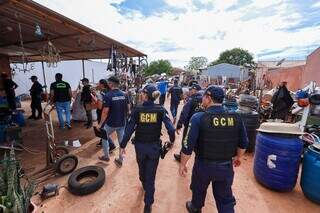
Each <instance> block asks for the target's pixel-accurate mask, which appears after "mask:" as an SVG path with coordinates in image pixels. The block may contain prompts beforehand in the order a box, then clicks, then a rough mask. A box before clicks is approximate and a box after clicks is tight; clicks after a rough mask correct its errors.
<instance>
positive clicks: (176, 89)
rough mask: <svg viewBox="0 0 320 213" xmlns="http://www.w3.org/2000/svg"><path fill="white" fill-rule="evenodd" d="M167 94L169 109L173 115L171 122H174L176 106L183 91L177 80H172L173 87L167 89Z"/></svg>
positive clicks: (176, 111)
mask: <svg viewBox="0 0 320 213" xmlns="http://www.w3.org/2000/svg"><path fill="white" fill-rule="evenodd" d="M169 95H171V100H170V111H171V114H172V117H173V124H175V123H176V117H177V113H178V106H179V104H180V101H181V100H182V96H183V91H182V88H181V87H180V86H179V85H178V80H174V84H173V87H171V88H170V89H169V91H168V97H169Z"/></svg>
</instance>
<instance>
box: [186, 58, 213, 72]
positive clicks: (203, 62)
mask: <svg viewBox="0 0 320 213" xmlns="http://www.w3.org/2000/svg"><path fill="white" fill-rule="evenodd" d="M207 63H208V59H207V58H206V57H203V56H200V57H191V58H190V60H189V62H188V65H187V66H185V69H186V70H187V71H190V72H192V71H198V70H199V69H201V68H205V67H206V66H207Z"/></svg>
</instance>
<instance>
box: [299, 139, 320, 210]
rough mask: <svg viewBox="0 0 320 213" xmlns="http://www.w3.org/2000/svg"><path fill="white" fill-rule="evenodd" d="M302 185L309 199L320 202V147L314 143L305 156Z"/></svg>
mask: <svg viewBox="0 0 320 213" xmlns="http://www.w3.org/2000/svg"><path fill="white" fill-rule="evenodd" d="M300 185H301V188H302V191H303V193H304V195H305V196H306V197H307V198H308V199H310V200H312V201H314V202H316V203H318V204H320V149H316V147H314V146H313V145H311V146H309V147H308V149H307V150H306V152H305V153H304V156H303V164H302V174H301V182H300Z"/></svg>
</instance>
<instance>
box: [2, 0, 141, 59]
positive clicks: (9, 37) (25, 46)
mask: <svg viewBox="0 0 320 213" xmlns="http://www.w3.org/2000/svg"><path fill="white" fill-rule="evenodd" d="M51 44H52V46H51ZM49 49H50V50H49ZM112 50H115V51H116V52H117V53H118V54H121V56H122V57H144V56H146V54H144V53H142V52H140V51H138V50H135V49H133V48H131V47H129V46H127V45H124V44H122V43H120V42H118V41H116V40H113V39H111V38H109V37H107V36H105V35H102V34H100V33H98V32H96V31H94V30H92V29H90V28H88V27H86V26H83V25H81V24H79V23H77V22H75V21H73V20H71V19H69V18H67V17H65V16H63V15H61V14H59V13H56V12H54V11H52V10H50V9H48V8H46V7H44V6H42V5H40V4H38V3H36V2H34V1H31V0H0V55H6V56H9V59H10V62H26V61H28V62H31V61H44V60H46V57H48V56H49V55H50V54H49V53H51V54H52V53H53V54H54V53H56V52H58V53H59V54H58V55H59V59H60V60H81V59H106V58H110V57H111V52H113V51H112Z"/></svg>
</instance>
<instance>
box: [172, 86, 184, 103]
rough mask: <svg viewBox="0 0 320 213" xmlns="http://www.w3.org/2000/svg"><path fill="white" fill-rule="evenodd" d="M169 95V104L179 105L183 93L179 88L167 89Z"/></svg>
mask: <svg viewBox="0 0 320 213" xmlns="http://www.w3.org/2000/svg"><path fill="white" fill-rule="evenodd" d="M169 93H170V94H171V104H179V102H180V100H181V97H182V94H183V91H182V88H181V87H179V86H173V87H171V88H170V89H169Z"/></svg>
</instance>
